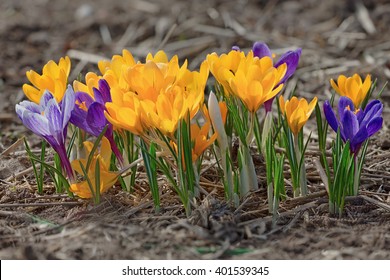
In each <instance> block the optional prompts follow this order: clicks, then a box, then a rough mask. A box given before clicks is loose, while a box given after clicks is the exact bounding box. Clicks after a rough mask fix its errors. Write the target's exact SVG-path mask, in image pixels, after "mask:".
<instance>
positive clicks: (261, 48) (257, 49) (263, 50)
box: [252, 42, 272, 58]
mask: <svg viewBox="0 0 390 280" xmlns="http://www.w3.org/2000/svg"><path fill="white" fill-rule="evenodd" d="M252 51H253V55H254V56H257V57H259V58H262V57H265V56H269V57H272V53H271V51H270V49H269V48H268V46H267V44H265V43H263V42H255V43H254V44H253V47H252Z"/></svg>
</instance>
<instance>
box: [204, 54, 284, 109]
mask: <svg viewBox="0 0 390 280" xmlns="http://www.w3.org/2000/svg"><path fill="white" fill-rule="evenodd" d="M207 61H208V63H209V65H210V69H211V72H212V73H213V75H214V77H215V78H216V79H217V81H218V82H219V83H220V84H221V85H223V87H224V89H225V94H227V95H229V94H233V95H236V96H237V97H238V98H240V99H241V101H242V102H243V103H244V105H245V106H246V107H247V109H248V110H249V111H250V112H253V113H254V112H256V111H257V110H258V109H259V107H260V106H261V105H262V104H263V103H264V102H265V101H267V100H269V99H271V98H273V97H274V96H275V95H277V94H278V93H279V92H280V91H281V90H282V87H283V84H280V81H281V80H282V78H283V77H284V75H285V74H286V71H287V65H286V64H285V63H284V64H282V65H280V66H279V67H277V68H275V67H273V62H272V59H271V58H270V57H267V56H265V57H262V58H258V57H254V56H253V52H252V51H250V52H249V53H248V54H247V55H246V56H245V54H244V53H243V52H238V51H235V50H233V51H230V52H229V53H228V54H223V55H221V56H220V57H218V56H217V55H216V54H211V55H208V56H207Z"/></svg>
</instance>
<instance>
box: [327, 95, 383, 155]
mask: <svg viewBox="0 0 390 280" xmlns="http://www.w3.org/2000/svg"><path fill="white" fill-rule="evenodd" d="M355 108H356V107H355V106H354V103H353V101H352V100H351V99H349V98H348V97H345V96H342V97H341V98H340V100H339V103H338V118H337V117H336V114H335V113H334V112H333V110H332V107H331V105H330V104H329V101H325V103H324V114H325V117H326V119H327V121H328V123H329V125H330V127H331V128H332V129H333V130H334V131H336V132H337V130H338V129H340V135H341V138H342V139H343V141H344V142H347V141H349V142H350V148H351V152H352V153H354V154H357V153H358V152H359V149H360V147H361V145H362V143H363V142H364V141H365V140H367V139H368V138H369V137H371V136H372V135H374V134H375V133H376V132H378V131H379V130H380V129H381V128H382V123H383V118H382V110H383V104H382V103H381V102H380V101H379V100H373V101H371V102H370V103H368V104H367V106H366V108H365V109H356V110H355Z"/></svg>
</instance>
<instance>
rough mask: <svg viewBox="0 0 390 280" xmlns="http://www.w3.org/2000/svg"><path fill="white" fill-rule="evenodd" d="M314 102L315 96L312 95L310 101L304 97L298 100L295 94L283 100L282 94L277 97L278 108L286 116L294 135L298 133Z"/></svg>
mask: <svg viewBox="0 0 390 280" xmlns="http://www.w3.org/2000/svg"><path fill="white" fill-rule="evenodd" d="M316 104H317V97H314V98H313V100H312V101H311V102H310V103H308V102H307V100H306V99H304V98H302V99H301V100H298V98H297V97H295V96H293V97H292V98H291V100H287V101H284V98H283V96H282V95H281V96H280V97H279V105H280V110H281V111H282V114H283V115H285V116H286V118H287V123H288V126H289V127H290V129H291V131H292V132H293V134H294V135H295V136H297V135H298V133H299V131H300V130H301V129H302V127H303V126H304V125H305V123H306V122H307V120H308V119H309V117H310V115H311V113H312V112H313V110H314V108H315V106H316Z"/></svg>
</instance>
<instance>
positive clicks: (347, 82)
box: [330, 74, 371, 108]
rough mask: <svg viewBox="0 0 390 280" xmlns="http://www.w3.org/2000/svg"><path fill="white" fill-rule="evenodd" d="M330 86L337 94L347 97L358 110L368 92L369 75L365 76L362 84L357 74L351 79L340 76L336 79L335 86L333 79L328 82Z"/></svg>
mask: <svg viewBox="0 0 390 280" xmlns="http://www.w3.org/2000/svg"><path fill="white" fill-rule="evenodd" d="M330 84H331V85H332V87H333V89H334V90H335V91H336V92H337V93H338V94H340V95H341V96H346V97H348V98H349V99H351V100H352V102H353V105H355V107H356V108H360V105H361V104H362V102H363V101H364V99H365V98H366V96H367V93H368V92H369V90H370V87H371V75H367V76H366V78H365V80H364V82H363V81H362V78H361V77H360V76H359V75H358V74H354V75H353V76H352V77H346V76H344V75H340V76H339V77H338V78H337V84H336V82H335V81H334V80H333V79H331V80H330Z"/></svg>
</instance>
